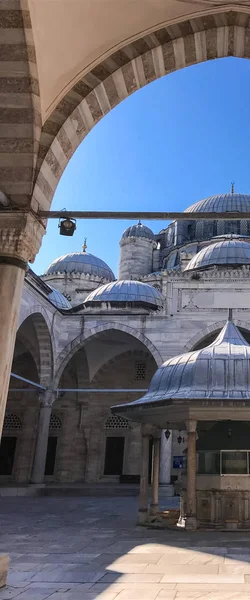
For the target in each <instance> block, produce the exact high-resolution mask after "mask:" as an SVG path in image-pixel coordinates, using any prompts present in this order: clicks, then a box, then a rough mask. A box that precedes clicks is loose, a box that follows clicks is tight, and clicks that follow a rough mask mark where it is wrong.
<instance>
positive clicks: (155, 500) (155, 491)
mask: <svg viewBox="0 0 250 600" xmlns="http://www.w3.org/2000/svg"><path fill="white" fill-rule="evenodd" d="M159 467H160V437H157V438H154V441H153V477H152V500H151V505H150V514H151V515H152V516H154V515H156V514H157V513H158V510H159V506H158V504H159Z"/></svg>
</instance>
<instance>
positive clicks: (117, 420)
mask: <svg viewBox="0 0 250 600" xmlns="http://www.w3.org/2000/svg"><path fill="white" fill-rule="evenodd" d="M105 429H129V422H128V421H127V419H123V417H119V416H118V415H110V416H109V417H108V418H107V420H106V423H105Z"/></svg>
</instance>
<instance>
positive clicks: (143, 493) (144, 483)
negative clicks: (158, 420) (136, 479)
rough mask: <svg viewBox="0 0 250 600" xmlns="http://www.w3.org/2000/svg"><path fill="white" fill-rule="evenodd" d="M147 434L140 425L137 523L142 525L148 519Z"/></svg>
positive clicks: (145, 429)
mask: <svg viewBox="0 0 250 600" xmlns="http://www.w3.org/2000/svg"><path fill="white" fill-rule="evenodd" d="M149 435H150V434H149V432H148V429H147V427H146V426H144V425H142V439H141V469H140V495H139V510H138V517H137V523H138V525H143V523H146V522H147V520H148V471H149Z"/></svg>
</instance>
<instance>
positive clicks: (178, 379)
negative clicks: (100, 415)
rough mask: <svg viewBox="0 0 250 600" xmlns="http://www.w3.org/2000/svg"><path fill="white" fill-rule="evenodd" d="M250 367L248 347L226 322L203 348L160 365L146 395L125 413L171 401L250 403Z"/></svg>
mask: <svg viewBox="0 0 250 600" xmlns="http://www.w3.org/2000/svg"><path fill="white" fill-rule="evenodd" d="M249 367H250V346H249V344H248V343H247V342H246V340H245V339H244V338H243V336H242V335H241V333H240V331H239V330H238V329H237V327H236V326H235V325H234V324H233V323H232V322H231V321H227V323H226V325H225V326H224V327H223V329H222V331H221V332H220V333H219V335H218V337H217V338H216V339H215V341H214V342H213V343H212V344H210V345H209V346H207V347H206V348H202V349H201V350H196V351H193V352H188V353H186V354H181V355H179V356H175V357H174V358H171V359H170V360H167V361H166V362H165V363H163V365H161V367H159V368H158V369H157V371H156V373H155V374H154V376H153V378H152V380H151V383H150V386H149V390H148V392H147V393H146V394H145V396H143V397H142V398H140V399H139V400H137V401H135V402H132V403H130V404H127V407H128V410H129V407H130V406H131V407H132V406H134V407H136V406H137V407H139V406H140V405H145V404H148V403H150V404H152V403H153V404H154V403H155V402H162V401H164V400H170V399H171V400H174V399H183V400H185V399H186V400H188V399H191V400H193V399H199V400H202V399H211V400H222V399H223V400H226V399H232V400H244V399H250V378H249ZM123 406H124V405H123Z"/></svg>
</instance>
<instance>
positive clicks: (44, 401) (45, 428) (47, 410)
mask: <svg viewBox="0 0 250 600" xmlns="http://www.w3.org/2000/svg"><path fill="white" fill-rule="evenodd" d="M39 399H40V413H39V422H38V431H37V439H36V448H35V453H34V460H33V467H32V474H31V483H42V482H43V479H44V471H45V464H46V456H47V447H48V439H49V424H50V416H51V410H52V404H53V402H54V400H55V399H56V393H55V392H54V390H46V391H45V392H44V393H41V394H40V397H39Z"/></svg>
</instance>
